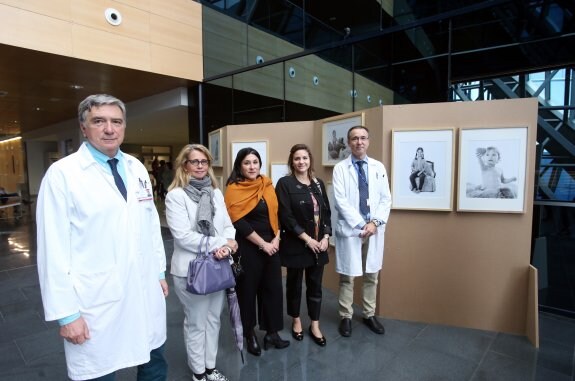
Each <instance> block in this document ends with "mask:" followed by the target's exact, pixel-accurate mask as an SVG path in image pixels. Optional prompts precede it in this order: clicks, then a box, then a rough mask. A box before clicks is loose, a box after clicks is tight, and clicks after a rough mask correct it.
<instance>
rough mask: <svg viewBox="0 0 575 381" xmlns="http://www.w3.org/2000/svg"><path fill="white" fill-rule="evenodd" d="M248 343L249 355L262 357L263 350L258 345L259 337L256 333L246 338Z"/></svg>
mask: <svg viewBox="0 0 575 381" xmlns="http://www.w3.org/2000/svg"><path fill="white" fill-rule="evenodd" d="M246 342H247V344H248V348H247V349H248V352H249V353H251V354H252V355H254V356H261V354H262V348H261V347H260V344H259V343H258V337H257V336H256V334H255V333H254V332H252V333H251V334H249V335H248V336H246Z"/></svg>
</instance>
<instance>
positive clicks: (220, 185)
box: [216, 176, 224, 193]
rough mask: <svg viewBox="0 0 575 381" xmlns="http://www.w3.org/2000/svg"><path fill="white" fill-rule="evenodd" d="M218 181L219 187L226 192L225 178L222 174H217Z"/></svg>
mask: <svg viewBox="0 0 575 381" xmlns="http://www.w3.org/2000/svg"><path fill="white" fill-rule="evenodd" d="M216 182H217V183H218V188H219V189H220V190H221V191H222V193H223V192H224V178H223V177H222V176H216Z"/></svg>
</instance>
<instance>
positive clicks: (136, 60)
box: [73, 25, 151, 71]
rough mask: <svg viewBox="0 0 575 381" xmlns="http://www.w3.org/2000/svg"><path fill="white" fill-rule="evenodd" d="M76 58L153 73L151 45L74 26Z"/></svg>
mask: <svg viewBox="0 0 575 381" xmlns="http://www.w3.org/2000/svg"><path fill="white" fill-rule="evenodd" d="M73 37H74V48H73V51H74V54H73V56H74V57H78V58H80V57H81V58H83V59H87V60H90V61H96V62H102V63H106V64H110V65H117V66H123V67H129V68H132V69H138V70H146V71H151V65H150V44H148V43H147V42H145V41H140V40H134V39H132V38H128V37H124V36H120V35H117V34H114V33H109V32H104V31H101V30H97V29H93V28H88V27H85V26H82V25H74V27H73Z"/></svg>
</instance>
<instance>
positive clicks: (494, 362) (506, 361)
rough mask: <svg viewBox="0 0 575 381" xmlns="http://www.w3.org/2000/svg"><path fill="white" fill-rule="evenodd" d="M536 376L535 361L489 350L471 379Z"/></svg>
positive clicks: (512, 380) (507, 380)
mask: <svg viewBox="0 0 575 381" xmlns="http://www.w3.org/2000/svg"><path fill="white" fill-rule="evenodd" d="M534 376H535V363H534V362H528V361H523V360H520V359H517V358H513V357H509V356H507V355H504V354H500V353H495V352H488V353H487V355H486V356H485V358H484V359H483V361H482V362H481V364H480V365H479V368H478V369H477V371H476V372H475V374H474V375H473V378H471V381H525V380H532V379H533V378H534Z"/></svg>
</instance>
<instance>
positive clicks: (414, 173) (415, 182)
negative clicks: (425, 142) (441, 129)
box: [409, 147, 435, 193]
mask: <svg viewBox="0 0 575 381" xmlns="http://www.w3.org/2000/svg"><path fill="white" fill-rule="evenodd" d="M434 177H435V171H434V170H433V164H432V162H430V161H427V160H425V154H424V153H423V147H417V150H416V151H415V157H414V158H413V161H412V162H411V174H410V175H409V182H410V184H411V191H412V192H414V193H420V192H435V181H434V180H432V179H433V178H434ZM426 180H427V183H426ZM431 181H433V184H431V183H430V182H431Z"/></svg>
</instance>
